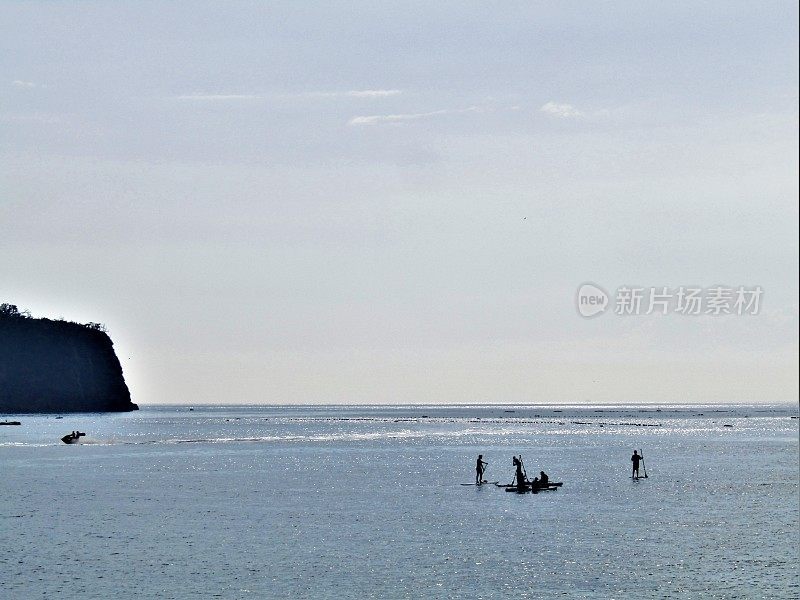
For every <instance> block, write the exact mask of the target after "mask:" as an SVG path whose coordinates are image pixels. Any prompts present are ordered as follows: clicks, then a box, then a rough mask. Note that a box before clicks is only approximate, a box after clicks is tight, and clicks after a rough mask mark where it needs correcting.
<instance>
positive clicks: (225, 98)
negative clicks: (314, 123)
mask: <svg viewBox="0 0 800 600" xmlns="http://www.w3.org/2000/svg"><path fill="white" fill-rule="evenodd" d="M402 93H403V92H402V91H401V90H349V91H345V92H303V93H299V94H181V95H179V96H173V99H175V100H189V101H195V102H236V101H240V100H268V99H270V98H388V97H390V96H397V95H399V94H402Z"/></svg>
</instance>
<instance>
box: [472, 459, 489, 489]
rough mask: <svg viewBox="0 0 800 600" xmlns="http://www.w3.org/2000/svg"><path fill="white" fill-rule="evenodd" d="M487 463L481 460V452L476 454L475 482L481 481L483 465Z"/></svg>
mask: <svg viewBox="0 0 800 600" xmlns="http://www.w3.org/2000/svg"><path fill="white" fill-rule="evenodd" d="M488 464H489V463H487V462H484V461H483V454H478V462H477V463H476V464H475V483H476V484H477V485H480V484H481V483H483V467H485V466H487V465H488Z"/></svg>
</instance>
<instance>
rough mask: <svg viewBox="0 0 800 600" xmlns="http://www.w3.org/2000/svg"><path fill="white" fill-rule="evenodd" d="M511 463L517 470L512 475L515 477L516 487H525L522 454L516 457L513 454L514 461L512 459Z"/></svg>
mask: <svg viewBox="0 0 800 600" xmlns="http://www.w3.org/2000/svg"><path fill="white" fill-rule="evenodd" d="M513 465H514V467H516V470H517V471H516V474H515V475H514V477H516V479H517V487H518V488H524V487H525V471H524V467H523V466H522V456H520V457H519V458H517V457H516V456H515V457H514V461H513Z"/></svg>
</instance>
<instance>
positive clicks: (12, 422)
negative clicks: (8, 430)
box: [0, 421, 22, 425]
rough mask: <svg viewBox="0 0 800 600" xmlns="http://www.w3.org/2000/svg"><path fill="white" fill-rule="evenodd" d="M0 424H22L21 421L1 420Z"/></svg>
mask: <svg viewBox="0 0 800 600" xmlns="http://www.w3.org/2000/svg"><path fill="white" fill-rule="evenodd" d="M0 425H22V423H20V422H19V421H0Z"/></svg>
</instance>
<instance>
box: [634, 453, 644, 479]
mask: <svg viewBox="0 0 800 600" xmlns="http://www.w3.org/2000/svg"><path fill="white" fill-rule="evenodd" d="M641 460H642V457H641V456H639V454H637V452H636V450H634V451H633V456H631V462H632V463H633V471H631V479H639V461H641Z"/></svg>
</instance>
